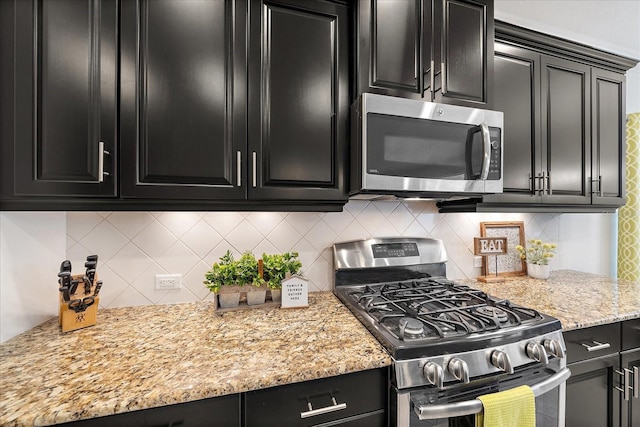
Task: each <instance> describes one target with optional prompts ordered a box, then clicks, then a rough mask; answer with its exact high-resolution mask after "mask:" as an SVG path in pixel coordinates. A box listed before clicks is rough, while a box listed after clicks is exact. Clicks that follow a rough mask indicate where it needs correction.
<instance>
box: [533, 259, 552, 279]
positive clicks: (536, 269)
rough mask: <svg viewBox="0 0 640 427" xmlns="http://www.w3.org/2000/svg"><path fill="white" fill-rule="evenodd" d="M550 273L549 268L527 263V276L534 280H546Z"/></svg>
mask: <svg viewBox="0 0 640 427" xmlns="http://www.w3.org/2000/svg"><path fill="white" fill-rule="evenodd" d="M550 272H551V268H550V266H549V265H548V264H547V265H538V264H529V263H527V274H528V275H529V277H532V278H534V279H542V280H547V279H548V278H549V273H550Z"/></svg>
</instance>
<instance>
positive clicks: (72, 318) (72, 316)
mask: <svg viewBox="0 0 640 427" xmlns="http://www.w3.org/2000/svg"><path fill="white" fill-rule="evenodd" d="M82 277H83V275H76V276H71V278H72V280H80V284H79V285H78V289H76V293H75V294H74V295H71V300H74V299H82V298H84V297H85V296H90V295H93V292H94V290H95V286H96V285H95V284H96V282H97V281H98V275H97V274H96V276H95V277H94V279H93V285H92V286H91V292H90V293H89V294H87V295H85V294H84V286H83V284H82ZM58 298H59V299H60V310H59V312H58V313H59V314H58V321H59V323H60V327H61V328H62V332H70V331H75V330H76V329H82V328H86V327H88V326H93V325H95V324H96V322H97V320H98V305H99V303H100V297H95V302H94V303H93V305H91V306H89V307H87V309H86V310H85V311H81V312H79V313H76V312H75V311H74V310H73V309H70V308H69V303H68V302H66V301H65V300H64V298H62V292H59V296H58Z"/></svg>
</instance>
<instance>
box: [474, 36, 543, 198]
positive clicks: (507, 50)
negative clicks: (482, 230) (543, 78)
mask: <svg viewBox="0 0 640 427" xmlns="http://www.w3.org/2000/svg"><path fill="white" fill-rule="evenodd" d="M494 67H495V68H494V79H495V82H494V88H495V89H494V93H493V105H494V109H495V110H498V111H502V112H504V134H503V140H504V149H503V153H504V171H503V176H502V179H503V185H504V192H503V193H502V194H496V195H491V196H485V197H484V201H485V202H489V203H501V202H503V203H539V202H540V191H537V189H538V188H540V187H539V185H540V184H541V183H540V179H538V178H537V177H538V176H539V175H540V171H541V170H542V167H541V157H540V90H539V88H540V84H539V82H540V55H539V54H537V53H534V52H531V51H529V50H526V49H522V48H519V47H515V46H510V45H507V44H500V43H496V45H495V57H494Z"/></svg>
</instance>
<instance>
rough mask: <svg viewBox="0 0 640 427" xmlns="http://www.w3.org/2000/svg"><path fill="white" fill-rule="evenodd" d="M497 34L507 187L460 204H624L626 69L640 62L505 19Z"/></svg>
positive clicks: (585, 207) (497, 97)
mask: <svg viewBox="0 0 640 427" xmlns="http://www.w3.org/2000/svg"><path fill="white" fill-rule="evenodd" d="M497 34H498V36H497V37H498V38H499V40H501V41H500V42H496V43H495V59H494V66H495V70H494V77H495V83H494V84H495V86H494V96H493V99H494V109H496V110H499V111H503V112H504V127H505V132H504V145H505V147H504V156H505V158H504V177H503V181H504V192H503V193H502V194H496V195H487V196H484V197H483V199H482V202H481V203H480V204H478V205H473V204H470V205H469V206H467V207H465V208H461V207H460V206H456V207H455V209H456V210H458V211H459V210H470V209H469V208H471V209H477V210H480V211H491V210H495V209H497V210H515V209H522V208H523V207H526V205H529V206H532V207H533V208H535V209H536V210H540V209H549V210H555V211H590V210H595V211H601V210H602V209H603V208H604V209H607V210H613V209H615V208H617V207H619V206H621V205H623V204H624V179H625V171H624V164H625V163H624V156H625V149H626V147H625V128H624V126H625V118H626V116H625V90H626V89H625V77H624V71H625V70H626V69H628V68H630V67H631V66H633V65H634V64H635V63H636V61H633V60H630V59H628V58H622V57H618V56H615V55H612V54H607V53H606V52H601V51H596V50H594V49H592V48H589V47H585V46H582V45H578V44H572V43H570V42H567V41H563V40H560V39H555V38H552V37H549V36H545V35H541V34H539V33H534V32H530V31H529V30H525V29H521V28H518V27H514V26H510V25H508V24H504V23H499V24H498V30H497ZM559 53H563V54H564V56H565V58H560V57H558V54H559ZM605 67H606V69H605ZM443 206H444V208H443V209H441V210H442V211H447V207H446V202H445V203H442V206H441V207H443ZM449 210H451V208H450V207H449Z"/></svg>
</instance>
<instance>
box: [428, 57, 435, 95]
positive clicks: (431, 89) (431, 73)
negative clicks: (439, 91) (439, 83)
mask: <svg viewBox="0 0 640 427" xmlns="http://www.w3.org/2000/svg"><path fill="white" fill-rule="evenodd" d="M429 65H430V66H431V72H430V73H429V74H430V76H429V100H430V101H433V94H434V93H435V89H434V88H433V86H434V85H435V84H436V77H435V76H434V74H435V72H436V70H435V69H434V68H435V66H436V65H435V63H434V62H433V60H431V64H429Z"/></svg>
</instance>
